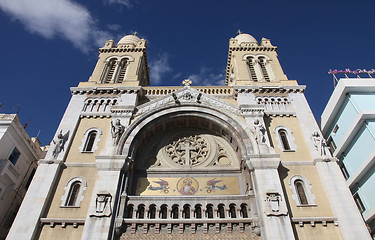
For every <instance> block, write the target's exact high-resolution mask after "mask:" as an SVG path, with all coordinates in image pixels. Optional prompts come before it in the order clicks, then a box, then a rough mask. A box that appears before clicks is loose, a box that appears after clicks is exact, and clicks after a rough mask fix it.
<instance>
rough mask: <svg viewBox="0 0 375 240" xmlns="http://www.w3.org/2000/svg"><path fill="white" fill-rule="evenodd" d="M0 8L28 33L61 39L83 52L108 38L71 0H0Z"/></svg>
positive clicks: (86, 11) (86, 12)
mask: <svg viewBox="0 0 375 240" xmlns="http://www.w3.org/2000/svg"><path fill="white" fill-rule="evenodd" d="M0 8H1V9H2V10H3V11H4V12H5V13H7V14H8V15H10V16H11V17H12V18H13V19H15V20H18V21H20V22H21V23H22V24H24V26H25V28H26V29H27V30H28V31H30V32H31V33H37V34H39V35H41V36H43V37H45V38H48V39H52V38H54V37H62V38H65V39H67V40H68V41H70V42H71V43H72V44H73V45H74V46H75V47H76V48H78V49H80V50H81V51H83V52H88V51H89V50H90V49H91V48H92V47H94V46H95V47H98V46H103V45H104V41H105V40H108V39H110V34H109V33H108V32H106V31H102V30H100V29H98V28H97V26H96V24H95V20H94V19H93V17H92V16H91V14H90V12H89V11H88V10H87V9H86V8H85V7H84V6H82V5H80V4H78V3H75V2H73V1H71V0H1V1H0ZM104 39H105V40H104Z"/></svg>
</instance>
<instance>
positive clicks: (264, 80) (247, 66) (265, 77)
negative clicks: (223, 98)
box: [225, 31, 288, 86]
mask: <svg viewBox="0 0 375 240" xmlns="http://www.w3.org/2000/svg"><path fill="white" fill-rule="evenodd" d="M276 51H277V47H275V46H273V45H272V44H271V42H270V40H269V39H266V38H263V39H262V41H261V43H260V45H259V44H258V42H257V40H256V39H255V38H254V37H253V36H251V35H250V34H246V33H242V32H241V31H238V35H237V36H236V37H235V38H231V39H230V40H229V52H228V63H227V70H226V80H225V83H226V84H227V85H228V86H235V85H257V84H261V85H267V84H268V83H272V84H274V83H275V82H278V83H280V82H281V81H286V80H288V78H287V76H286V75H285V74H284V71H283V70H282V68H281V65H280V62H279V60H278V59H277V53H276Z"/></svg>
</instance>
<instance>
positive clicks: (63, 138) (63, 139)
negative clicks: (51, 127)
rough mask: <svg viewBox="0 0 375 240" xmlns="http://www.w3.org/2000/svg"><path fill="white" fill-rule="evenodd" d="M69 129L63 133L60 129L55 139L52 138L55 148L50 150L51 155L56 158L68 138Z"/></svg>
mask: <svg viewBox="0 0 375 240" xmlns="http://www.w3.org/2000/svg"><path fill="white" fill-rule="evenodd" d="M69 133H70V130H69V131H68V132H67V133H65V134H64V135H63V133H62V130H61V131H60V133H59V135H57V140H56V141H55V140H52V141H53V143H54V144H56V146H55V149H54V150H53V152H52V156H53V157H54V158H55V159H56V158H57V157H58V156H59V154H60V152H61V151H63V150H64V146H65V143H66V142H67V141H68V139H69Z"/></svg>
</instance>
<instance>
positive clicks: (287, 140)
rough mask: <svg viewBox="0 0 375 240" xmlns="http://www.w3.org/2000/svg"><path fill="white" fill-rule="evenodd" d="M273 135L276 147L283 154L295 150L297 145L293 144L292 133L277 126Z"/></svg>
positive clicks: (285, 128)
mask: <svg viewBox="0 0 375 240" xmlns="http://www.w3.org/2000/svg"><path fill="white" fill-rule="evenodd" d="M274 133H275V134H276V142H277V143H278V144H277V147H278V148H279V149H280V150H281V151H284V152H291V151H295V150H296V149H297V145H295V144H294V137H293V136H292V131H290V130H289V128H287V127H284V126H278V127H276V128H275V130H274Z"/></svg>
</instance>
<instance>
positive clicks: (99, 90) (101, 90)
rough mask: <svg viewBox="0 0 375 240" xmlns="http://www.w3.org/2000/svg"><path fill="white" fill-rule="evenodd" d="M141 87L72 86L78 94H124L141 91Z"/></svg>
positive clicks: (75, 93)
mask: <svg viewBox="0 0 375 240" xmlns="http://www.w3.org/2000/svg"><path fill="white" fill-rule="evenodd" d="M141 89H142V88H141V87H120V86H118V87H117V86H116V87H71V88H70V91H71V92H72V94H73V95H77V94H93V95H99V94H124V93H137V94H138V93H141Z"/></svg>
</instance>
